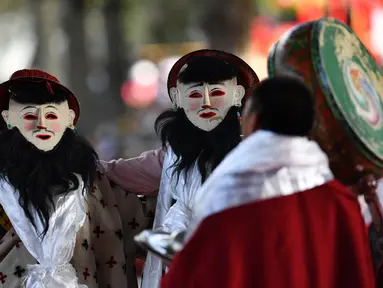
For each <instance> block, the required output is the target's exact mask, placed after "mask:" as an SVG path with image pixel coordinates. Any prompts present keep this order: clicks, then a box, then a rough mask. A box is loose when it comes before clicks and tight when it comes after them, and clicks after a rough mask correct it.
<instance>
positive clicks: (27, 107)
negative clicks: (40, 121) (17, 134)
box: [21, 106, 37, 111]
mask: <svg viewBox="0 0 383 288" xmlns="http://www.w3.org/2000/svg"><path fill="white" fill-rule="evenodd" d="M29 108H35V109H37V107H36V106H26V107H24V108H23V109H21V111H23V110H25V109H29Z"/></svg>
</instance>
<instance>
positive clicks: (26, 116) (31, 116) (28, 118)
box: [23, 114, 38, 121]
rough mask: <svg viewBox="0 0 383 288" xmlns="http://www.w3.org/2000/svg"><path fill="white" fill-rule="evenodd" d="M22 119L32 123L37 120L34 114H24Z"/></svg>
mask: <svg viewBox="0 0 383 288" xmlns="http://www.w3.org/2000/svg"><path fill="white" fill-rule="evenodd" d="M23 119H24V120H29V121H33V120H37V119H38V117H37V116H36V115H35V114H26V115H24V117H23Z"/></svg>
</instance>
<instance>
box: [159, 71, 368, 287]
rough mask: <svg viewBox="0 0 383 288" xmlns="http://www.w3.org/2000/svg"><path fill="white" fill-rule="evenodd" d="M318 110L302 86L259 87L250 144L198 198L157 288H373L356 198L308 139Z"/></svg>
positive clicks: (252, 105) (251, 109)
mask: <svg viewBox="0 0 383 288" xmlns="http://www.w3.org/2000/svg"><path fill="white" fill-rule="evenodd" d="M314 111H315V103H314V100H313V96H312V94H311V92H310V91H309V90H308V88H307V87H306V86H305V85H304V84H303V83H301V82H300V81H298V80H295V79H292V78H286V77H275V78H269V79H266V80H264V81H262V82H261V84H260V85H259V86H258V88H257V89H256V90H255V92H254V93H253V95H252V97H250V99H249V100H248V101H247V103H246V106H245V111H244V117H243V133H244V136H245V137H246V139H245V140H244V141H243V142H242V143H240V144H239V145H238V146H237V148H235V149H234V150H233V151H232V152H230V154H229V155H228V156H227V157H226V158H225V159H224V160H223V161H222V162H221V164H220V165H219V166H218V167H217V168H216V169H215V170H214V172H213V173H212V174H211V176H210V177H209V178H208V179H207V181H206V182H205V183H204V184H203V186H202V187H201V189H200V190H199V191H198V192H197V194H196V198H195V199H196V202H195V204H194V208H193V211H192V215H193V217H192V222H191V224H190V226H189V228H188V231H187V236H186V239H187V240H186V241H187V242H186V244H185V246H184V248H183V249H182V250H181V251H180V252H179V253H178V254H177V255H175V257H174V259H173V261H172V263H171V265H170V267H169V272H168V273H167V274H166V275H165V276H164V277H163V279H162V286H161V287H163V288H173V287H177V288H178V287H184V288H191V287H198V288H203V287H220V288H226V287H227V288H229V287H230V288H234V287H235V288H238V287H262V288H277V287H278V288H281V287H297V288H298V287H299V288H305V287H307V288H308V287H310V288H313V287H315V288H339V287H363V288H366V287H374V276H373V268H372V261H371V256H370V251H369V245H368V239H367V234H366V228H365V224H364V221H363V218H362V216H361V212H360V207H359V204H358V201H357V197H356V196H355V194H354V193H353V192H351V191H350V190H348V189H347V188H346V187H345V186H343V185H342V184H340V183H339V182H338V181H337V180H335V179H334V177H333V175H332V172H331V171H330V168H329V164H328V158H327V156H326V155H325V153H324V152H323V151H322V150H321V149H320V147H319V146H318V144H317V143H316V142H314V141H311V140H309V136H310V131H311V129H312V127H313V123H314V119H315V113H314Z"/></svg>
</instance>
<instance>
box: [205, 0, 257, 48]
mask: <svg viewBox="0 0 383 288" xmlns="http://www.w3.org/2000/svg"><path fill="white" fill-rule="evenodd" d="M206 2H208V3H206V5H207V7H206V9H204V10H203V11H204V13H202V14H201V16H200V17H201V18H200V23H201V28H202V29H203V31H204V32H205V33H206V36H207V39H208V43H209V46H210V48H212V49H218V50H224V51H227V52H232V53H239V52H241V51H242V50H243V49H244V47H245V45H246V42H247V40H248V37H249V28H250V24H251V21H252V19H253V18H254V15H255V11H254V10H255V9H254V8H255V5H254V4H255V3H254V1H253V0H226V1H224V3H223V1H221V0H211V1H206Z"/></svg>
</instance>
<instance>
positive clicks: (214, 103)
mask: <svg viewBox="0 0 383 288" xmlns="http://www.w3.org/2000/svg"><path fill="white" fill-rule="evenodd" d="M215 98H218V97H215ZM210 99H211V98H210ZM211 104H212V107H213V108H217V109H220V108H223V107H224V106H225V99H223V97H219V98H218V99H214V100H213V101H212V103H211Z"/></svg>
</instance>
